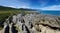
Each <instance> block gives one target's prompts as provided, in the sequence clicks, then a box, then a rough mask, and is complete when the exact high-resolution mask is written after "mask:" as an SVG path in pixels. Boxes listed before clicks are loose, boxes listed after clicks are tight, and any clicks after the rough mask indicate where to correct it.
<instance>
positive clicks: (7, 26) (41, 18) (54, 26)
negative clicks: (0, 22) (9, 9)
mask: <svg viewBox="0 0 60 33" xmlns="http://www.w3.org/2000/svg"><path fill="white" fill-rule="evenodd" d="M6 31H7V32H6ZM0 33H60V17H59V16H52V15H43V14H27V15H24V16H23V15H22V14H18V15H13V16H11V17H9V18H8V19H6V21H5V22H4V28H3V29H2V30H1V31H0Z"/></svg>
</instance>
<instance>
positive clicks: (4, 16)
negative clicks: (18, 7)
mask: <svg viewBox="0 0 60 33" xmlns="http://www.w3.org/2000/svg"><path fill="white" fill-rule="evenodd" d="M18 13H20V11H0V21H1V22H2V21H5V19H7V18H8V17H9V16H12V15H15V14H18Z"/></svg>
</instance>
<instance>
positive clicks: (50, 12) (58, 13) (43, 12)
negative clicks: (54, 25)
mask: <svg viewBox="0 0 60 33" xmlns="http://www.w3.org/2000/svg"><path fill="white" fill-rule="evenodd" d="M39 12H40V13H41V14H49V15H56V16H60V11H50V10H49V11H46V10H45V11H39Z"/></svg>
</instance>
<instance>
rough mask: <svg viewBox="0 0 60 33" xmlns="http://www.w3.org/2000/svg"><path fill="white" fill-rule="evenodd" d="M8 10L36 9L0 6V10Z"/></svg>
mask: <svg viewBox="0 0 60 33" xmlns="http://www.w3.org/2000/svg"><path fill="white" fill-rule="evenodd" d="M8 10H22V11H37V10H35V9H28V8H26V9H25V8H19V9H17V8H12V7H6V6H0V11H8Z"/></svg>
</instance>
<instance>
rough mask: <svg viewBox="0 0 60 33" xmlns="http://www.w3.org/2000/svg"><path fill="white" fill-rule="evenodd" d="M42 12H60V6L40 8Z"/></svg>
mask: <svg viewBox="0 0 60 33" xmlns="http://www.w3.org/2000/svg"><path fill="white" fill-rule="evenodd" d="M40 9H41V10H60V5H53V6H48V7H43V8H40Z"/></svg>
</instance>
